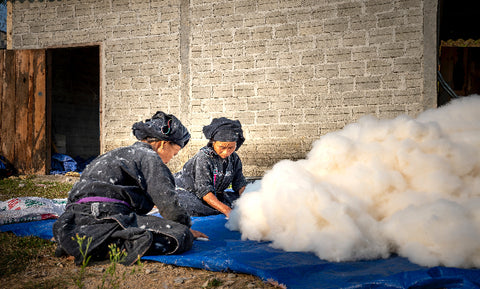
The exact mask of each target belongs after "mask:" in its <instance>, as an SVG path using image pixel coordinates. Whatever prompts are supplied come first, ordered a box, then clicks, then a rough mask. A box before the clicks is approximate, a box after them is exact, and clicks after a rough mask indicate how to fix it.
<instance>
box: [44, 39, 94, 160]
mask: <svg viewBox="0 0 480 289" xmlns="http://www.w3.org/2000/svg"><path fill="white" fill-rule="evenodd" d="M99 50H100V49H99V46H88V47H74V48H58V49H57V48H56V49H47V62H48V68H47V86H48V91H49V95H50V104H51V105H50V108H51V112H50V115H51V122H50V123H51V138H52V153H60V154H65V155H68V156H70V157H72V158H74V159H75V160H76V161H77V162H79V164H81V163H82V162H84V161H86V160H88V159H90V158H92V157H95V156H97V155H99V153H100V106H99V105H100V55H99Z"/></svg>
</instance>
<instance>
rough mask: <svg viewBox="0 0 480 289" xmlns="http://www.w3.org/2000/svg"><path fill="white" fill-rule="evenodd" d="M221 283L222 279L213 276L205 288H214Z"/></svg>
mask: <svg viewBox="0 0 480 289" xmlns="http://www.w3.org/2000/svg"><path fill="white" fill-rule="evenodd" d="M221 285H222V281H221V280H218V279H217V278H213V279H211V280H210V281H208V284H207V287H206V288H215V287H218V286H221Z"/></svg>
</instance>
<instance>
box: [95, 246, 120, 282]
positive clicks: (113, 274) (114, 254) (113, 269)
mask: <svg viewBox="0 0 480 289" xmlns="http://www.w3.org/2000/svg"><path fill="white" fill-rule="evenodd" d="M108 248H109V249H110V252H109V256H110V266H108V268H107V270H106V271H105V274H103V278H102V286H101V287H100V288H104V286H105V281H106V280H107V276H108V275H110V276H108V277H109V284H110V287H111V288H119V287H120V282H121V280H125V273H126V272H124V273H123V275H122V276H121V277H120V276H118V275H117V265H118V264H119V263H121V262H123V261H124V260H125V258H126V257H127V252H126V251H125V249H123V250H120V248H118V247H117V245H115V244H110V245H108Z"/></svg>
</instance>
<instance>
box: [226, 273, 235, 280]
mask: <svg viewBox="0 0 480 289" xmlns="http://www.w3.org/2000/svg"><path fill="white" fill-rule="evenodd" d="M227 278H228V279H233V278H237V275H236V274H233V273H229V274H228V275H227Z"/></svg>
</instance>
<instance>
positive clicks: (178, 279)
mask: <svg viewBox="0 0 480 289" xmlns="http://www.w3.org/2000/svg"><path fill="white" fill-rule="evenodd" d="M187 279H188V278H183V277H178V278H175V280H174V282H175V284H183V283H185V280H187Z"/></svg>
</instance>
